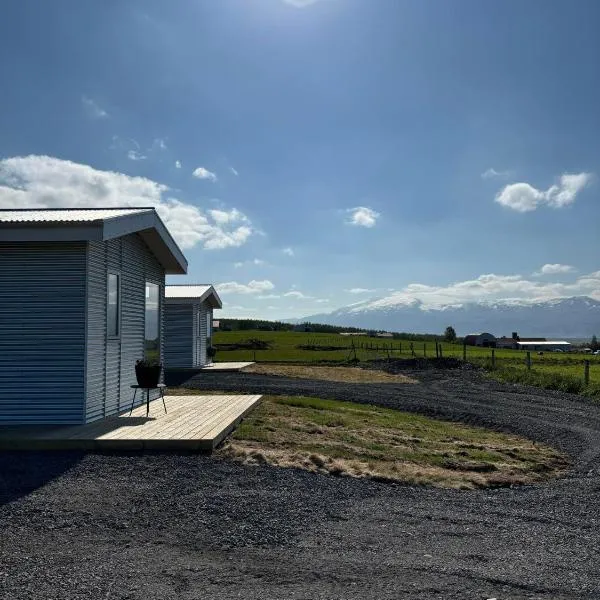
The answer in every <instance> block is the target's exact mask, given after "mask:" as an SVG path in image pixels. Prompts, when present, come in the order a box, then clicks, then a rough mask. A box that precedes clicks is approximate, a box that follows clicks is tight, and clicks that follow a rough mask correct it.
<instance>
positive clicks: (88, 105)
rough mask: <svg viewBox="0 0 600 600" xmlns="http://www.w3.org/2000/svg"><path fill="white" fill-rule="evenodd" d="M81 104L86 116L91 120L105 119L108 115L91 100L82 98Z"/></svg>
mask: <svg viewBox="0 0 600 600" xmlns="http://www.w3.org/2000/svg"><path fill="white" fill-rule="evenodd" d="M81 102H82V104H83V109H84V110H85V112H86V114H87V115H88V116H89V117H91V118H92V119H106V118H107V117H108V113H107V112H106V111H105V110H104V109H103V108H101V107H100V106H98V104H97V103H96V102H95V101H94V100H92V99H91V98H88V97H87V96H82V97H81Z"/></svg>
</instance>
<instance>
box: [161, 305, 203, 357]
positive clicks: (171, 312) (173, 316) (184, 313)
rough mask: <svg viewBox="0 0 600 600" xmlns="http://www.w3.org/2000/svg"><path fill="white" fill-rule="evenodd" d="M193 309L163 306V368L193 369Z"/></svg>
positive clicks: (190, 307) (191, 307) (180, 306)
mask: <svg viewBox="0 0 600 600" xmlns="http://www.w3.org/2000/svg"><path fill="white" fill-rule="evenodd" d="M194 312H195V311H194V307H193V306H192V305H191V304H168V303H167V304H166V305H165V340H164V343H165V356H164V363H165V367H194V366H196V362H195V356H194V342H195V336H194Z"/></svg>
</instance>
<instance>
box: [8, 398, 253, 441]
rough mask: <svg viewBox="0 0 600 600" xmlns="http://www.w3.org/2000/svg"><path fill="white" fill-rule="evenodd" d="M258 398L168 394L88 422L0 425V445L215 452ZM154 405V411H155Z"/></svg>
mask: <svg viewBox="0 0 600 600" xmlns="http://www.w3.org/2000/svg"><path fill="white" fill-rule="evenodd" d="M259 400H260V396H259V395H239V394H235V395H234V394H231V395H214V396H191V395H190V396H167V397H166V404H167V411H168V412H167V414H165V413H164V410H163V406H162V401H161V400H160V398H159V399H158V400H154V401H152V402H151V413H150V415H151V417H150V419H149V420H148V421H146V420H145V416H146V408H145V406H144V405H140V406H137V407H135V408H134V410H133V412H132V415H131V417H129V416H128V413H125V414H123V415H121V416H115V417H109V418H107V419H103V420H101V421H95V422H93V423H89V424H87V425H73V426H64V427H55V428H52V429H48V428H47V427H46V428H44V427H27V428H23V427H21V428H19V427H0V449H11V450H23V449H29V450H33V449H36V450H56V449H78V450H99V449H111V450H122V451H129V450H142V449H163V450H169V449H173V450H182V449H186V450H206V451H212V450H213V449H214V448H215V447H216V446H217V445H218V444H219V443H220V442H221V441H222V440H223V439H224V437H226V435H228V434H229V433H230V432H231V431H232V430H233V428H234V427H235V426H236V425H237V424H238V423H239V421H240V420H241V419H242V418H243V416H244V415H245V414H246V413H247V412H248V411H249V410H250V409H251V408H252V407H253V406H254V405H255V404H256V403H257V402H258V401H259ZM152 409H154V411H152Z"/></svg>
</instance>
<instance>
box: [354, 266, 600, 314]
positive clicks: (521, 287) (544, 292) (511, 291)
mask: <svg viewBox="0 0 600 600" xmlns="http://www.w3.org/2000/svg"><path fill="white" fill-rule="evenodd" d="M570 296H591V297H592V298H596V299H598V300H600V271H596V272H594V273H590V274H587V275H582V276H581V277H578V278H577V279H576V280H575V281H573V282H569V283H560V282H542V281H532V280H530V279H527V278H525V277H523V276H521V275H495V274H488V275H480V276H479V277H477V278H476V279H473V280H468V281H459V282H455V283H451V284H449V285H446V286H432V285H424V284H420V283H411V284H409V285H407V286H405V287H404V288H402V289H401V290H398V291H396V292H394V293H393V294H391V295H390V296H387V297H386V298H380V299H377V300H372V301H365V302H360V303H357V305H356V308H355V309H354V310H362V309H364V308H365V307H379V308H382V307H385V306H393V305H398V304H412V303H415V302H417V303H421V305H422V308H424V309H427V308H432V307H439V306H445V305H456V304H461V303H464V302H476V301H481V300H485V301H490V302H493V301H496V300H506V299H509V300H515V301H522V302H535V301H540V300H549V299H552V298H567V297H570Z"/></svg>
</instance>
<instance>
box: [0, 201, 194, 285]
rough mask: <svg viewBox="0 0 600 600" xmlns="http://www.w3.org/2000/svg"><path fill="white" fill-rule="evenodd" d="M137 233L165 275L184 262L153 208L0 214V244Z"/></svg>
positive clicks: (97, 238) (178, 270)
mask: <svg viewBox="0 0 600 600" xmlns="http://www.w3.org/2000/svg"><path fill="white" fill-rule="evenodd" d="M131 233H137V234H138V235H139V236H140V237H141V238H142V239H143V240H144V242H146V245H147V246H148V248H150V250H151V251H152V253H153V254H154V255H155V256H156V258H157V259H158V261H159V262H160V263H161V264H162V266H163V267H164V269H165V272H166V273H168V274H173V275H174V274H179V275H181V274H185V273H187V260H186V258H185V256H184V255H183V253H182V252H181V250H180V248H179V246H178V245H177V243H176V242H175V240H174V239H173V236H172V235H171V234H170V232H169V230H168V229H167V228H166V227H165V224H164V223H163V222H162V220H161V219H160V217H159V216H158V214H157V212H156V210H155V209H154V208H153V207H134V208H131V207H118V208H91V209H90V208H82V209H78V208H48V209H37V208H34V209H21V210H0V241H7V242H69V241H70V242H73V241H106V240H110V239H114V238H117V237H122V236H125V235H128V234H131Z"/></svg>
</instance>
